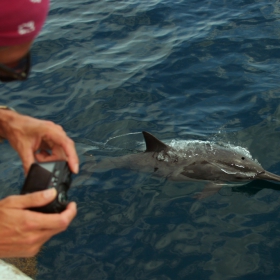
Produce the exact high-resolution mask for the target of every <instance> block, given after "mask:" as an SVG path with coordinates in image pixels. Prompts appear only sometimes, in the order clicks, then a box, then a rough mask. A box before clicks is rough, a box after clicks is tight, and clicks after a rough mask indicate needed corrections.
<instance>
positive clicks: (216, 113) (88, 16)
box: [0, 0, 280, 280]
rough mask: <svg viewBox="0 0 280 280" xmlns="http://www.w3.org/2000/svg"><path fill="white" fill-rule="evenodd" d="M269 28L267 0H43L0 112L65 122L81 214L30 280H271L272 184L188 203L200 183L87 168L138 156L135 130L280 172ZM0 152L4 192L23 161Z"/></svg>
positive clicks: (275, 266) (274, 260)
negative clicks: (204, 143) (242, 154)
mask: <svg viewBox="0 0 280 280" xmlns="http://www.w3.org/2000/svg"><path fill="white" fill-rule="evenodd" d="M279 30H280V3H279V1H276V0H272V1H263V0H255V1H249V0H248V1H228V0H224V1H219V0H208V1H207V0H196V1H192V0H149V1H145V0H144V1H143V0H141V1H140V0H134V1H132V0H130V1H127V0H126V1H124V0H121V1H120V0H118V1H113V0H111V1H105V0H103V1H95V0H92V1H78V0H64V1H52V2H51V10H50V14H49V17H48V21H47V23H46V25H45V27H44V29H43V32H42V33H41V35H40V36H39V37H38V38H37V39H36V41H35V43H34V45H33V48H32V60H33V69H32V74H31V77H30V79H29V80H28V81H27V82H24V83H17V82H16V83H13V84H7V85H4V84H0V92H1V96H0V103H1V104H7V105H9V106H12V107H14V108H15V109H16V110H18V111H19V112H22V113H23V114H28V115H31V116H34V117H37V118H43V119H49V120H53V121H55V122H56V123H59V124H60V125H62V126H63V127H64V129H65V130H66V131H67V133H68V135H69V136H71V137H72V138H73V139H74V140H75V142H76V147H77V150H78V152H79V156H80V161H81V167H80V169H81V172H80V175H79V176H76V177H75V178H74V181H73V185H72V188H71V190H70V192H69V197H70V198H71V199H72V200H74V201H76V202H77V204H78V215H77V217H76V218H75V220H74V221H73V223H72V224H71V226H70V227H69V229H68V230H67V231H66V232H64V233H62V234H59V235H57V236H55V237H53V238H52V239H51V240H50V241H49V242H47V243H46V245H45V246H44V249H43V250H42V252H41V253H40V254H39V255H38V277H37V279H43V280H45V279H96V280H99V279H127V280H131V279H158V280H161V279H163V280H167V279H210V280H216V279H217V280H218V279H221V280H224V279H232V278H234V279H240V280H251V279H271V280H272V279H280V267H279V263H280V253H279V249H280V226H279V225H280V222H279V210H280V207H279V203H280V186H279V185H277V184H273V183H270V182H260V181H255V182H253V183H250V184H248V185H246V186H242V187H233V188H222V189H221V190H220V192H218V193H217V194H215V195H213V196H211V197H208V198H206V199H204V200H196V199H195V198H194V194H195V193H197V192H200V191H201V190H202V189H203V187H204V186H203V184H201V183H189V182H170V181H165V180H164V179H156V178H153V177H151V176H150V175H149V174H144V173H141V172H133V171H128V170H122V169H120V170H109V171H106V172H103V173H102V172H101V173H93V174H89V173H88V172H87V171H86V165H88V164H90V163H91V162H94V159H98V158H101V157H107V156H118V155H124V154H127V153H131V152H136V151H138V150H141V149H143V139H142V136H141V133H140V132H141V131H143V130H146V131H149V132H151V133H153V134H154V135H156V136H157V137H158V138H160V139H161V140H162V141H165V142H167V143H169V142H170V141H171V140H173V139H177V140H181V141H183V140H190V139H193V140H211V141H217V142H225V143H230V144H232V145H239V146H242V147H244V148H246V149H248V150H249V151H250V152H251V154H252V156H253V157H254V158H255V159H257V160H258V161H259V162H260V163H261V164H262V166H263V167H264V168H266V169H268V170H269V171H271V172H274V173H276V174H279V175H280V141H279V139H280V106H279V101H280V79H279V76H280V74H279V73H280V66H279V62H280V31H279ZM137 133H138V134H137ZM120 135H123V136H121V137H117V138H114V137H116V136H120ZM108 140H109V141H108ZM105 143H106V145H104V144H105ZM0 152H1V155H2V161H1V163H0V168H1V173H0V176H1V177H0V178H1V185H2V187H1V196H2V197H4V196H7V195H10V194H15V193H19V190H20V188H21V186H22V183H23V180H24V176H23V171H22V167H21V162H20V160H19V158H18V156H17V155H16V154H15V152H13V151H12V149H11V148H9V145H8V144H7V143H5V144H1V146H0Z"/></svg>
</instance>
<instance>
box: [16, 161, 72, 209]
mask: <svg viewBox="0 0 280 280" xmlns="http://www.w3.org/2000/svg"><path fill="white" fill-rule="evenodd" d="M71 175H72V173H71V171H70V169H69V167H68V163H67V162H66V161H53V162H43V163H33V164H32V165H31V167H30V170H29V172H28V175H27V177H26V179H25V182H24V185H23V187H22V190H21V194H27V193H32V192H36V191H42V190H46V189H49V188H56V190H57V196H56V198H55V200H54V201H52V202H51V203H50V204H48V205H45V206H42V207H34V208H30V209H29V210H33V211H37V212H42V213H60V212H62V211H63V210H65V209H66V206H67V204H68V198H67V191H68V189H69V188H70V184H71Z"/></svg>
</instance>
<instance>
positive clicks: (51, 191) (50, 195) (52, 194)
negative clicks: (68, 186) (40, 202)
mask: <svg viewBox="0 0 280 280" xmlns="http://www.w3.org/2000/svg"><path fill="white" fill-rule="evenodd" d="M55 195H56V189H55V188H51V189H47V190H45V191H44V197H45V198H48V199H49V198H53V197H55Z"/></svg>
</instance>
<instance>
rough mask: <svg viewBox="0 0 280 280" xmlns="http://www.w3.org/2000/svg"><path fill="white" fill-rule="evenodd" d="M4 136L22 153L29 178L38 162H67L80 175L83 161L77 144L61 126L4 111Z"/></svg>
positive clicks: (0, 123)
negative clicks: (33, 164) (30, 172)
mask: <svg viewBox="0 0 280 280" xmlns="http://www.w3.org/2000/svg"><path fill="white" fill-rule="evenodd" d="M0 136H2V137H3V138H6V139H8V141H9V142H10V144H11V146H12V147H13V148H14V149H15V150H16V151H17V152H18V154H19V156H20V158H21V160H22V163H23V168H24V171H25V174H27V173H28V170H29V168H30V166H31V164H32V163H34V162H35V159H36V160H37V161H39V162H44V161H55V160H66V161H68V164H69V167H70V169H71V171H72V172H74V173H78V170H79V159H78V156H77V153H76V150H75V144H74V142H73V141H72V140H71V139H70V138H69V137H68V136H67V135H66V133H65V131H64V130H63V129H62V127H61V126H59V125H57V124H54V123H53V122H51V121H44V120H39V119H35V118H32V117H28V116H24V115H21V114H18V113H17V112H14V111H10V110H0ZM50 152H51V153H50Z"/></svg>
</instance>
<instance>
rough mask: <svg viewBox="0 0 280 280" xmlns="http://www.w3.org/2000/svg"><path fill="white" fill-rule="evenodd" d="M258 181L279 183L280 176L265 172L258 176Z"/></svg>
mask: <svg viewBox="0 0 280 280" xmlns="http://www.w3.org/2000/svg"><path fill="white" fill-rule="evenodd" d="M257 178H258V179H261V180H271V181H277V182H280V176H279V175H276V174H273V173H270V172H268V171H265V172H264V173H261V174H259V175H258V176H257Z"/></svg>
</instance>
